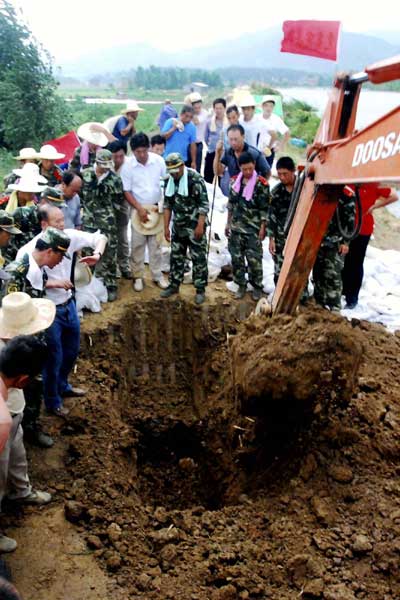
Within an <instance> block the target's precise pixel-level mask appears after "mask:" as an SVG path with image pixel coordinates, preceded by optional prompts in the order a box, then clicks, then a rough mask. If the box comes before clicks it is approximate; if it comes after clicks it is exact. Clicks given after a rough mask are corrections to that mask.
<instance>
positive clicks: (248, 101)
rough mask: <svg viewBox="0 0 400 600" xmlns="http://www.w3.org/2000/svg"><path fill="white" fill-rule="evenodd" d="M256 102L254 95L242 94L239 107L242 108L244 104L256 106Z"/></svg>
mask: <svg viewBox="0 0 400 600" xmlns="http://www.w3.org/2000/svg"><path fill="white" fill-rule="evenodd" d="M256 104H257V102H256V101H255V99H254V97H253V96H252V95H251V94H246V96H243V97H242V99H241V100H240V107H241V108H244V107H246V106H256Z"/></svg>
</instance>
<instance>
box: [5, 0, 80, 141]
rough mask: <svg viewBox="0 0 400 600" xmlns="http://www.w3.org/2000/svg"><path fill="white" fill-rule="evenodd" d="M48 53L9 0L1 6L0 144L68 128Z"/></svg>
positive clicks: (49, 135)
mask: <svg viewBox="0 0 400 600" xmlns="http://www.w3.org/2000/svg"><path fill="white" fill-rule="evenodd" d="M57 85H58V84H57V82H56V80H55V78H54V75H53V70H52V64H51V59H50V56H49V54H48V53H47V52H46V51H45V50H44V49H43V48H42V47H41V46H40V45H39V44H38V42H37V41H36V40H35V38H34V37H33V35H32V33H31V31H30V30H29V28H28V27H27V25H26V24H25V23H24V22H23V20H22V19H21V18H20V16H19V15H18V14H17V12H16V10H15V8H14V7H13V6H12V4H11V3H10V2H9V1H8V0H3V1H2V4H1V7H0V146H3V147H8V148H10V149H11V150H18V149H19V148H21V147H23V146H31V145H33V146H34V145H36V146H39V145H40V144H41V143H42V142H43V141H44V140H46V139H49V138H52V137H54V136H57V135H60V134H61V133H63V132H65V131H66V130H67V129H68V121H69V118H70V117H69V115H68V110H67V106H66V104H65V102H64V101H63V100H62V99H61V98H60V97H59V96H58V95H57V93H56V89H57Z"/></svg>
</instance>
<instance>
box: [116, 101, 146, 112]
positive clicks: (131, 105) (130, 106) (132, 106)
mask: <svg viewBox="0 0 400 600" xmlns="http://www.w3.org/2000/svg"><path fill="white" fill-rule="evenodd" d="M143 111H144V108H140V106H139V104H138V103H137V102H136V101H135V100H130V101H129V102H127V104H126V108H124V110H121V114H122V115H126V113H129V112H143Z"/></svg>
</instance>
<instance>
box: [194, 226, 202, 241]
mask: <svg viewBox="0 0 400 600" xmlns="http://www.w3.org/2000/svg"><path fill="white" fill-rule="evenodd" d="M203 235H204V225H203V223H197V226H196V229H195V230H194V239H195V240H197V241H199V240H201V238H202V237H203Z"/></svg>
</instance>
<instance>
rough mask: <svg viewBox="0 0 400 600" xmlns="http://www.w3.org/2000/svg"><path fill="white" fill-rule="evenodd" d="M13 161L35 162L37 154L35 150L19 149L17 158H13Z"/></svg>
mask: <svg viewBox="0 0 400 600" xmlns="http://www.w3.org/2000/svg"><path fill="white" fill-rule="evenodd" d="M13 158H15V160H36V159H37V152H36V150H35V148H21V150H20V151H19V154H18V156H13Z"/></svg>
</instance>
